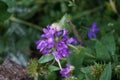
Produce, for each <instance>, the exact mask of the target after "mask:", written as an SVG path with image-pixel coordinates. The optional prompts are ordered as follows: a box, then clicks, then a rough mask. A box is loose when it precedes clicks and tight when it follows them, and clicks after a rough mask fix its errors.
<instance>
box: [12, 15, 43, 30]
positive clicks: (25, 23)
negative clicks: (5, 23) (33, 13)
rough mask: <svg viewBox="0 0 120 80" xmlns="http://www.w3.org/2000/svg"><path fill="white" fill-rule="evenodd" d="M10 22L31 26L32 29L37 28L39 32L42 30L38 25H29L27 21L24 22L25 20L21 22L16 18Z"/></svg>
mask: <svg viewBox="0 0 120 80" xmlns="http://www.w3.org/2000/svg"><path fill="white" fill-rule="evenodd" d="M10 21H13V22H17V23H21V24H24V25H27V26H30V27H33V28H36V29H38V30H40V31H41V30H42V27H40V26H38V25H35V24H32V23H29V22H27V21H24V20H21V19H18V18H15V17H13V16H12V17H10Z"/></svg>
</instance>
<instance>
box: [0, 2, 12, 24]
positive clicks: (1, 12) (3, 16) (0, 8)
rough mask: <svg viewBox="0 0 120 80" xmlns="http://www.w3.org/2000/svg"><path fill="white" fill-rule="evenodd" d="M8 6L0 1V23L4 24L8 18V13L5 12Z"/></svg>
mask: <svg viewBox="0 0 120 80" xmlns="http://www.w3.org/2000/svg"><path fill="white" fill-rule="evenodd" d="M7 9H8V6H7V4H5V3H4V2H2V1H0V23H2V22H4V21H5V20H7V19H8V18H9V17H10V13H8V12H7Z"/></svg>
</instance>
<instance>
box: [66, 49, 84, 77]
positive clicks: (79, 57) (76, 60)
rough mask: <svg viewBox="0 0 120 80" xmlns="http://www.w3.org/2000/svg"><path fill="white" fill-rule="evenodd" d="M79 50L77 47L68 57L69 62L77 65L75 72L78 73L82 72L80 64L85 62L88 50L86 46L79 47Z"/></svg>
mask: <svg viewBox="0 0 120 80" xmlns="http://www.w3.org/2000/svg"><path fill="white" fill-rule="evenodd" d="M78 50H79V51H77V50H76V49H74V50H73V52H72V53H71V54H70V55H69V57H68V62H69V63H70V64H71V65H73V66H75V70H74V74H75V75H77V74H78V73H79V72H80V66H81V65H82V63H83V60H84V57H85V53H86V50H85V49H84V48H81V49H79V48H78Z"/></svg>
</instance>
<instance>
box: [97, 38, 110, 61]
mask: <svg viewBox="0 0 120 80" xmlns="http://www.w3.org/2000/svg"><path fill="white" fill-rule="evenodd" d="M95 49H96V58H97V59H98V60H102V61H109V60H110V55H109V52H108V50H107V49H106V47H105V46H104V45H103V44H102V43H101V42H100V41H98V40H97V41H96V45H95Z"/></svg>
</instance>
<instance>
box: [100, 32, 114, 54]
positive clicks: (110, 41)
mask: <svg viewBox="0 0 120 80" xmlns="http://www.w3.org/2000/svg"><path fill="white" fill-rule="evenodd" d="M101 42H102V43H103V44H104V45H105V47H106V49H107V50H108V51H109V52H110V53H111V55H114V54H115V50H116V46H115V39H114V36H113V34H112V33H108V34H106V35H105V36H103V37H102V39H101Z"/></svg>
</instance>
